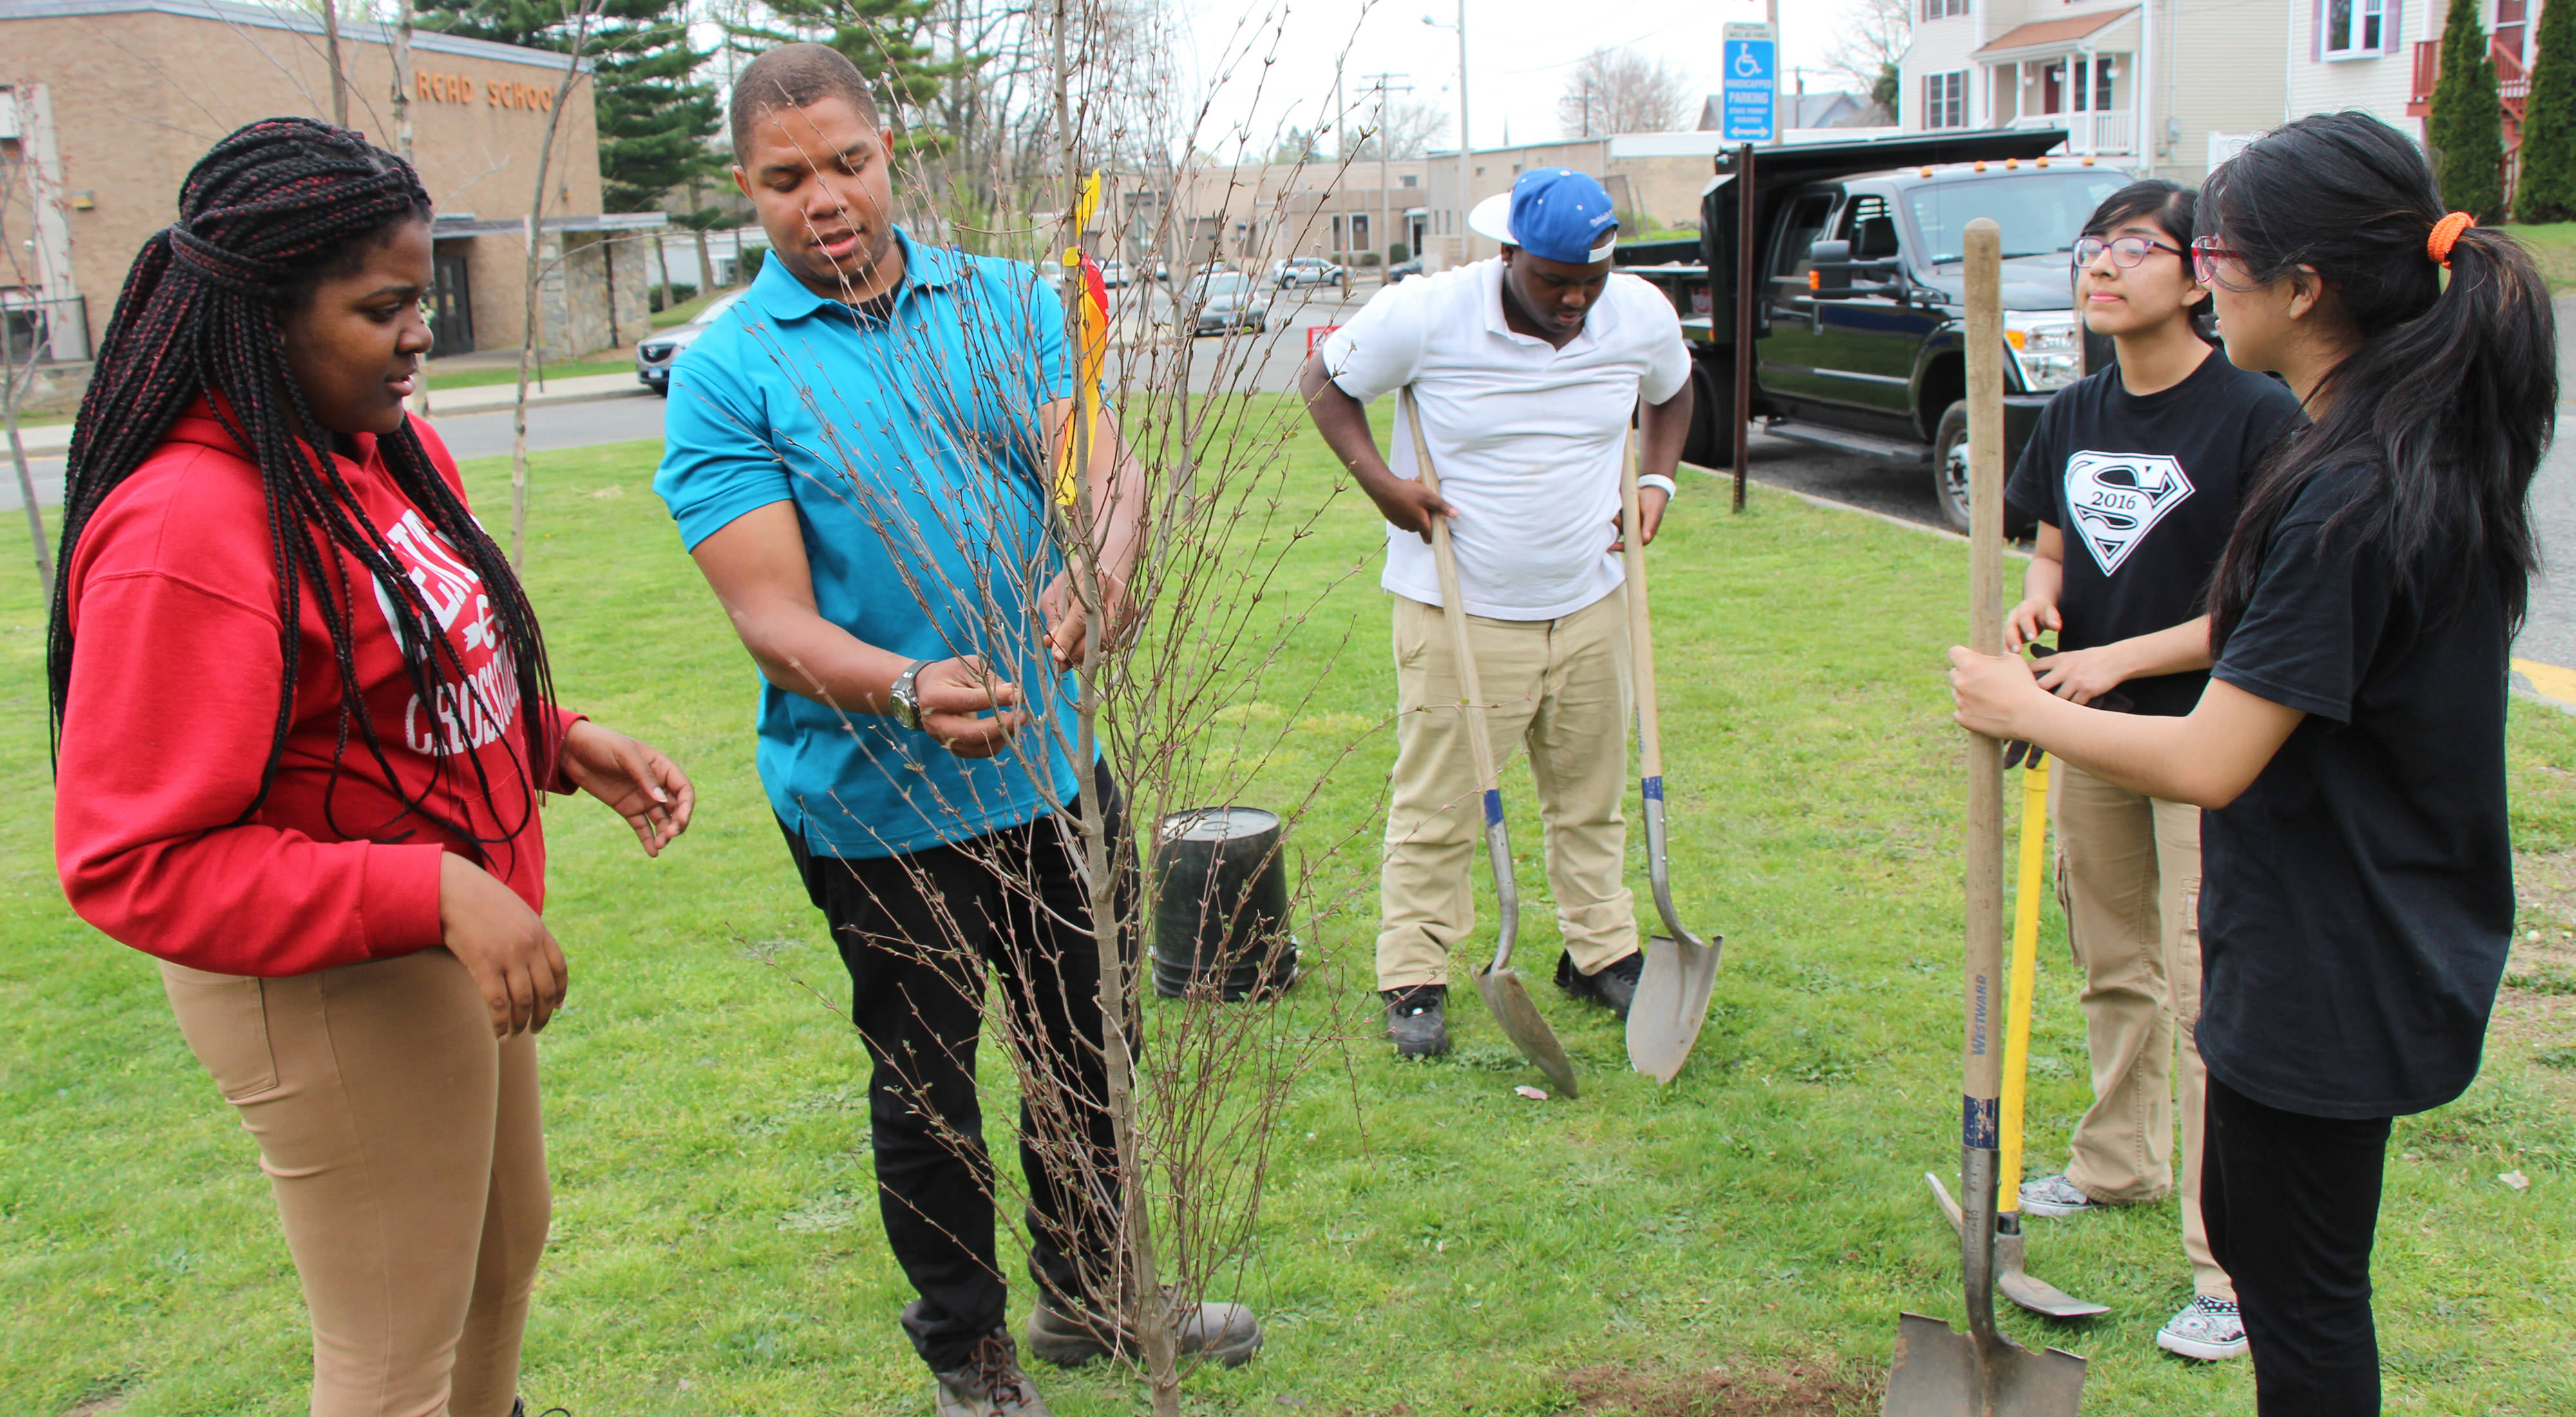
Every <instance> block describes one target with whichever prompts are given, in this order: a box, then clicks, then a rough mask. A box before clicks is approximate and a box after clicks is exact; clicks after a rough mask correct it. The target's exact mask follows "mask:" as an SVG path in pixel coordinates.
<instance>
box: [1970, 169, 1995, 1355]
mask: <svg viewBox="0 0 2576 1417" xmlns="http://www.w3.org/2000/svg"><path fill="white" fill-rule="evenodd" d="M1960 235H1961V236H1962V238H1963V240H1962V243H1961V251H1962V252H1963V254H1964V255H1965V256H1966V257H1967V260H1966V261H1965V262H1964V263H1963V270H1962V275H1963V277H1964V280H1963V284H1964V286H1965V290H1964V294H1965V295H1966V298H1967V307H1968V311H1967V314H1968V318H1967V350H1966V354H1967V365H1968V370H1967V373H1968V522H1969V533H1968V647H1969V648H1970V649H1973V650H1975V651H1976V652H1977V653H1979V654H2001V653H2003V640H2004V636H2003V620H2004V607H2003V585H2004V520H2003V518H2004V507H2003V502H2004V498H2003V481H2004V479H2003V466H2004V465H2003V455H2004V454H2003V443H2004V426H2003V413H2004V368H2003V351H2004V328H2003V325H2004V321H2003V259H2002V258H2003V228H2002V227H2001V226H2000V225H1998V224H1996V222H1995V221H1994V219H1993V218H1991V217H1979V218H1977V219H1976V220H1974V221H1971V222H1969V223H1968V224H1967V226H1966V228H1965V229H1964V230H1963V231H1962V232H1961V233H1960ZM2003 816H2004V762H2003V744H2002V743H2000V742H1998V741H1997V740H1995V739H1992V738H1989V737H1987V736H1985V735H1984V734H1982V733H1972V734H1970V735H1968V823H1967V827H1968V829H1967V861H1966V863H1965V865H1966V867H1967V871H1966V876H1967V880H1966V887H1967V889H1966V891H1965V892H1964V894H1965V895H1966V902H1965V903H1966V906H1967V921H1966V924H1967V931H1966V933H1967V941H1966V943H1967V959H1966V961H1965V964H1966V968H1965V970H1964V973H1965V975H1966V978H1965V979H1964V980H1963V981H1962V983H1963V984H1964V986H1965V988H1964V990H1963V1003H1964V1006H1965V1007H1964V1012H1965V1013H1966V1015H1967V1018H1966V1029H1965V1033H1966V1038H1965V1040H1964V1047H1963V1049H1962V1051H1963V1053H1964V1055H1965V1056H1964V1059H1963V1064H1964V1065H1963V1067H1962V1068H1961V1072H1962V1073H1963V1074H1964V1076H1963V1077H1962V1079H1961V1086H1960V1089H1959V1091H1960V1148H1959V1159H1960V1178H1959V1179H1960V1182H1961V1185H1960V1191H1961V1194H1960V1197H1959V1202H1960V1208H1961V1209H1962V1210H1963V1211H1965V1212H1966V1214H1967V1226H1966V1228H1965V1230H1964V1231H1963V1232H1962V1233H1961V1235H1960V1237H1959V1238H1960V1272H1961V1279H1962V1280H1963V1282H1964V1288H1965V1290H1966V1299H1967V1308H1968V1327H1969V1329H1970V1331H1971V1332H1972V1333H1974V1334H1975V1336H1976V1339H1977V1344H1978V1346H1979V1348H1980V1349H1984V1350H1991V1349H1993V1348H1994V1347H1995V1345H1996V1344H1997V1343H1998V1342H2000V1341H2001V1340H2000V1338H1999V1336H1998V1334H1997V1332H1996V1329H1995V1310H1994V1304H1995V1290H1994V1239H1995V1232H1994V1226H1995V1201H1996V1192H1997V1191H1998V1190H1999V1189H2000V1187H1999V1185H1998V1182H1999V1180H2000V1179H2001V1178H2000V1177H1999V1176H1998V1175H1997V1172H1998V1170H1999V1167H1998V1165H1997V1162H1998V1161H1999V1160H2000V1158H1999V1157H1998V1156H1997V1155H1996V1151H1997V1147H1998V1143H1999V1141H2000V1137H1999V1135H1998V1134H1999V1132H2000V1131H2001V1127H2000V1125H1999V1122H2000V1119H1999V1118H1998V1117H1997V1115H1996V1113H1997V1112H1998V1110H1999V1107H1998V1102H1999V1100H2000V1099H1999V1096H1998V1094H2000V1093H2001V1092H2002V1090H2003V1050H2002V1049H2001V1048H1999V1047H1998V1046H1996V1045H1997V1044H1998V1043H1999V1042H2000V1041H2001V1040H2000V1039H1999V1038H1998V1037H1997V1036H1996V1032H1997V1031H1996V1028H1995V1024H1996V1023H1997V1022H1998V1020H1997V1019H1996V1018H1995V1012H1996V1009H1997V1006H1998V1005H2001V1004H2003V1003H2004V1002H2005V1001H2004V1000H2003V999H2002V998H2001V997H1999V995H2000V994H2001V993H2002V992H2003V991H2002V990H2001V989H1999V988H1998V987H1997V986H1998V985H1999V984H2001V983H2002V982H2003V981H2002V979H2001V975H2002V974H2003V953H2004V948H2003V946H2004V938H2003V937H2004V914H2003V908H2004V822H2003Z"/></svg>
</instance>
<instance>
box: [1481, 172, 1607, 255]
mask: <svg viewBox="0 0 2576 1417" xmlns="http://www.w3.org/2000/svg"><path fill="white" fill-rule="evenodd" d="M1467 225H1468V226H1469V227H1471V228H1473V229H1474V230H1476V231H1477V232H1479V233H1481V234H1483V235H1485V236H1489V237H1492V238H1493V239H1494V240H1496V241H1499V242H1501V243H1503V244H1504V245H1506V246H1518V247H1519V248H1521V249H1522V250H1524V251H1527V252H1529V253H1530V254H1531V255H1533V256H1536V257H1538V258H1539V259H1540V260H1543V261H1563V262H1564V263H1566V264H1567V265H1569V266H1588V265H1592V264H1594V263H1595V262H1599V261H1606V260H1609V259H1610V250H1611V248H1612V247H1613V246H1615V245H1617V244H1618V241H1619V214H1618V213H1617V212H1614V211H1612V210H1611V209H1610V193H1609V192H1608V191H1607V190H1605V189H1604V188H1603V187H1602V186H1601V184H1600V183H1599V182H1596V181H1594V180H1593V179H1592V178H1590V177H1588V176H1586V175H1584V174H1583V173H1580V172H1577V171H1575V170H1574V169H1573V168H1570V167H1542V168H1538V169H1536V170H1535V171H1531V172H1524V173H1522V174H1521V175H1520V180H1518V181H1516V182H1514V183H1513V184H1512V190H1510V191H1509V192H1504V193H1501V194H1499V195H1496V196H1491V197H1487V198H1486V199H1485V200H1483V201H1481V202H1478V203H1477V204H1476V209H1475V210H1474V211H1471V212H1469V213H1468V214H1467Z"/></svg>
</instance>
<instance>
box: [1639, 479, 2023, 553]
mask: <svg viewBox="0 0 2576 1417" xmlns="http://www.w3.org/2000/svg"><path fill="white" fill-rule="evenodd" d="M1681 466H1682V467H1683V468H1684V469H1686V470H1688V471H1691V472H1696V473H1698V474H1699V475H1700V476H1702V477H1706V478H1709V479H1711V480H1713V481H1717V482H1723V483H1727V484H1730V485H1732V484H1733V483H1734V481H1735V474H1734V473H1731V472H1723V471H1720V470H1718V469H1716V468H1711V467H1701V466H1700V465H1699V464H1697V463H1688V462H1686V463H1683V464H1681ZM1746 481H1748V482H1751V483H1752V484H1753V485H1754V486H1756V487H1759V488H1761V489H1762V490H1763V491H1765V492H1782V493H1786V494H1788V495H1789V496H1792V497H1795V498H1797V499H1798V500H1799V501H1801V502H1804V503H1806V504H1808V505H1809V506H1813V507H1823V508H1824V509H1826V510H1827V511H1833V512H1851V513H1854V514H1856V515H1859V516H1864V517H1874V518H1876V519H1877V520H1879V521H1883V522H1885V523H1887V524H1888V525H1889V526H1901V527H1903V528H1905V529H1906V530H1907V531H1919V532H1922V533H1923V534H1925V535H1927V536H1937V537H1940V538H1941V539H1942V540H1944V541H1956V542H1960V543H1962V544H1964V543H1965V542H1966V541H1967V539H1968V538H1966V537H1965V536H1962V535H1960V534H1959V533H1957V532H1955V531H1952V530H1950V529H1949V528H1948V527H1946V526H1926V525H1924V524H1923V523H1921V522H1918V521H1909V520H1907V519H1906V518H1904V517H1900V516H1898V515H1896V514H1895V513H1893V512H1882V511H1880V510H1878V509H1877V508H1875V507H1864V506H1861V505H1860V504H1858V503H1856V502H1838V501H1835V500H1834V499H1833V498H1831V497H1819V496H1817V495H1816V494H1815V493H1813V492H1801V491H1799V490H1798V489H1797V488H1795V487H1784V486H1782V485H1780V484H1779V483H1777V482H1773V481H1771V480H1770V479H1768V478H1763V477H1752V478H1747V479H1746ZM2004 554H2005V555H2007V556H2019V557H2021V558H2022V559H2023V560H2025V561H2027V560H2029V559H2030V553H2029V552H2027V551H2025V550H2023V549H2021V548H2020V547H2019V546H2006V547H2005V548H2004Z"/></svg>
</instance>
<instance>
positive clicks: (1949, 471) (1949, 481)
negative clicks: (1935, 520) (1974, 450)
mask: <svg viewBox="0 0 2576 1417" xmlns="http://www.w3.org/2000/svg"><path fill="white" fill-rule="evenodd" d="M1932 498H1933V500H1934V501H1936V502H1938V503H1940V505H1941V520H1942V521H1943V522H1944V523H1946V524H1947V525H1948V526H1949V528H1950V529H1951V530H1952V531H1955V532H1958V533H1959V534H1960V535H1962V536H1964V535H1966V534H1967V531H1968V401H1967V400H1966V399H1961V400H1959V401H1958V402H1956V403H1953V404H1951V405H1950V406H1949V407H1948V408H1945V409H1943V410H1942V411H1941V428H1940V431H1939V432H1937V433H1935V434H1933V435H1932Z"/></svg>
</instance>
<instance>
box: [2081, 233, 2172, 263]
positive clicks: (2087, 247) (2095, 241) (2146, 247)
mask: <svg viewBox="0 0 2576 1417" xmlns="http://www.w3.org/2000/svg"><path fill="white" fill-rule="evenodd" d="M2105 251H2108V252H2110V253H2111V264H2113V265H2115V266H2118V267H2119V268H2120V269H2122V270H2124V271H2133V270H2136V269H2137V268H2138V266H2139V265H2140V264H2141V263H2142V262H2144V261H2145V260H2146V259H2147V256H2148V253H2150V252H2154V251H2170V252H2172V253H2173V254H2174V255H2177V256H2180V255H2182V254H2183V251H2182V248H2181V247H2179V246H2167V245H2166V244H2164V243H2163V242H2161V241H2154V240H2150V239H2149V238H2147V237H2144V236H2115V237H2112V238H2111V239H2110V240H2108V241H2105V240H2103V239H2102V238H2101V237H2099V236H2086V237H2080V238H2078V239H2077V240H2076V242H2075V267H2076V269H2078V270H2082V269H2084V268H2086V267H2088V266H2090V265H2092V264H2093V263H2094V262H2095V261H2098V260H2101V259H2102V253H2103V252H2105Z"/></svg>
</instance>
